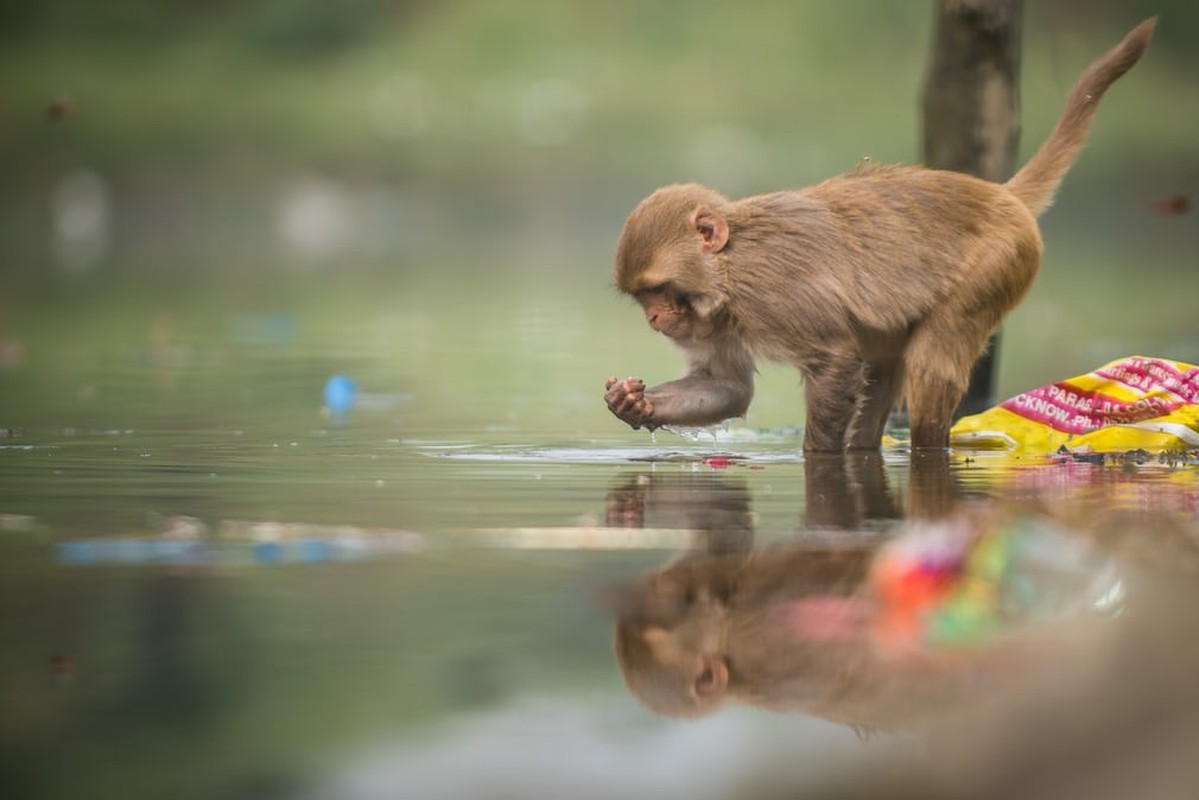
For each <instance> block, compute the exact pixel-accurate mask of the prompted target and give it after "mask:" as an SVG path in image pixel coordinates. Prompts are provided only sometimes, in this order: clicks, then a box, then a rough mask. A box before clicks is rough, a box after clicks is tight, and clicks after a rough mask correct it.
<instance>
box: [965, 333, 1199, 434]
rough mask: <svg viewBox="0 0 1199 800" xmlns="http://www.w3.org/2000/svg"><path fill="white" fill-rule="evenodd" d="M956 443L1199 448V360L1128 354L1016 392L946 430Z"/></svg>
mask: <svg viewBox="0 0 1199 800" xmlns="http://www.w3.org/2000/svg"><path fill="white" fill-rule="evenodd" d="M949 438H950V444H952V445H953V446H954V447H960V448H971V449H989V450H1012V451H1016V452H1020V453H1027V454H1038V453H1041V454H1043V453H1053V452H1056V451H1057V450H1059V449H1060V448H1062V447H1065V448H1066V449H1067V450H1070V451H1071V452H1092V453H1115V452H1119V453H1123V452H1127V451H1129V450H1145V451H1148V452H1150V453H1162V452H1165V453H1181V452H1186V451H1190V450H1196V449H1199V367H1195V366H1193V365H1191V364H1185V363H1183V362H1181V361H1170V360H1167V359H1161V358H1146V357H1144V356H1129V357H1128V358H1122V359H1119V360H1117V361H1112V362H1111V363H1109V364H1105V365H1103V366H1102V367H1100V368H1099V369H1097V370H1095V371H1094V372H1089V373H1087V374H1086V375H1080V376H1078V377H1076V378H1070V379H1068V380H1064V381H1058V382H1057V383H1053V384H1050V385H1048V386H1042V387H1040V388H1038V389H1033V390H1032V391H1030V392H1025V393H1023V394H1019V395H1016V396H1015V397H1013V398H1011V399H1009V400H1006V401H1004V402H1003V403H1000V404H999V405H998V406H995V407H994V408H991V409H988V410H986V411H984V412H982V413H981V414H975V415H973V416H970V417H964V418H962V419H960V420H958V422H957V423H956V424H955V425H954V426H953V429H952V430H951V431H950V435H949Z"/></svg>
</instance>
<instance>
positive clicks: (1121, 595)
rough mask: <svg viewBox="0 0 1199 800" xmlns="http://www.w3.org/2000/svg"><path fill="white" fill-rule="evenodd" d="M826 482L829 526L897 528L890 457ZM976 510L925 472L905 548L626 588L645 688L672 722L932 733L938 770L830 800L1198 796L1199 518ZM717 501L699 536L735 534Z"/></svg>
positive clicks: (744, 558)
mask: <svg viewBox="0 0 1199 800" xmlns="http://www.w3.org/2000/svg"><path fill="white" fill-rule="evenodd" d="M805 466H806V469H805V480H806V490H807V509H806V512H805V516H804V524H805V526H806V527H807V528H808V529H809V530H810V529H812V528H817V529H819V528H822V527H827V528H836V527H843V528H846V529H858V530H861V529H862V528H863V526H866V525H869V524H870V523H871V522H872V521H876V520H879V519H892V518H894V517H896V516H898V514H897V513H896V509H897V504H896V503H895V502H894V500H893V498H892V496H891V492H890V490H889V487H888V486H887V481H886V476H885V473H884V472H883V471H882V470H881V465H880V464H876V463H874V462H873V461H872V460H871V459H870V458H863V457H858V456H850V457H846V458H840V457H832V458H821V459H811V458H809V459H808V460H807V463H806V465H805ZM1109 478H1110V476H1109ZM1059 479H1060V478H1059ZM633 483H635V484H637V485H638V486H639V487H640V488H641V489H642V490H643V495H645V496H643V497H641V498H639V500H638V507H653V506H654V505H663V504H665V505H669V503H664V502H663V501H657V502H655V498H654V497H653V493H654V492H655V491H656V490H657V489H658V487H659V482H657V481H653V480H647V479H641V480H640V481H634V482H633ZM1120 485H1122V486H1123V485H1124V484H1120ZM1167 485H1168V484H1167ZM715 488H716V491H715V492H714V499H713V501H712V503H711V505H713V506H717V507H719V506H720V505H723V504H724V503H725V490H724V489H723V487H719V486H717V487H715ZM1125 491H1132V489H1126V490H1125ZM615 494H616V497H617V499H619V498H620V497H621V494H620V492H616V493H615ZM673 494H677V492H676V491H675V490H674V489H672V488H668V489H666V490H665V495H664V496H665V497H666V498H669V497H671V496H672V495H673ZM956 494H957V492H956V489H955V486H954V481H953V479H952V476H951V474H950V471H949V459H948V457H938V456H929V457H919V456H918V457H914V458H913V461H912V464H911V469H910V471H909V482H908V496H907V511H908V519H907V521H906V522H904V523H901V524H898V525H896V526H894V527H893V528H892V529H891V530H890V531H889V533H888V535H885V536H873V537H871V536H859V537H853V538H843V539H840V540H836V539H834V540H828V541H823V542H821V543H820V544H819V545H818V546H815V547H814V546H812V542H811V539H810V537H804V538H803V539H802V540H796V541H793V542H791V543H789V544H776V545H774V546H769V547H760V548H758V549H756V550H731V551H730V550H721V549H719V548H717V549H716V550H712V551H706V552H704V551H699V552H689V553H686V554H683V555H682V556H681V557H680V558H679V559H678V560H676V561H674V562H673V563H671V564H669V565H667V566H666V567H664V568H662V569H659V570H657V571H655V572H653V573H652V574H650V575H649V576H647V577H646V578H644V579H643V580H640V581H638V582H636V583H635V584H634V585H632V586H629V587H626V588H625V590H624V591H623V592H622V593H621V594H620V596H619V598H618V600H617V608H616V611H617V622H616V630H615V649H616V657H617V662H618V664H619V667H620V670H621V673H622V675H623V677H624V679H625V682H626V684H627V687H628V688H629V690H630V691H631V692H632V693H633V694H634V695H635V696H636V697H637V699H638V700H640V701H641V702H642V703H643V704H644V705H645V706H647V707H648V708H650V709H651V710H653V711H655V712H658V713H659V714H662V715H665V716H670V717H683V718H694V717H697V716H704V715H707V714H710V713H711V712H713V711H716V710H717V709H720V708H723V707H726V706H728V705H729V704H742V705H750V706H757V707H761V708H766V709H771V710H776V711H788V712H802V713H804V714H809V715H815V716H818V717H822V718H824V719H827V720H830V721H834V722H839V723H843V724H847V725H849V726H850V727H852V728H853V729H854V730H855V731H857V732H859V734H861V733H863V732H866V731H875V730H895V731H898V730H911V731H921V732H923V733H924V734H925V736H926V741H927V744H928V748H929V749H928V758H924V759H920V760H918V761H916V762H904V764H903V765H902V766H901V767H900V768H899V769H898V771H894V770H889V769H888V770H882V771H879V770H871V771H868V772H864V773H860V774H859V775H858V776H855V777H854V778H853V779H852V780H851V781H849V782H848V783H847V784H845V785H842V782H841V781H840V779H837V778H830V781H831V788H830V793H831V796H863V797H866V796H871V797H873V796H877V797H913V798H915V797H925V798H927V797H960V796H978V797H988V798H990V797H994V798H1001V797H1014V796H1038V797H1040V796H1045V797H1049V796H1092V797H1126V796H1160V797H1182V796H1188V792H1189V791H1191V788H1190V787H1193V786H1194V785H1195V784H1194V782H1195V780H1196V779H1199V768H1197V767H1196V766H1195V765H1194V763H1193V759H1192V755H1193V752H1194V751H1193V748H1194V746H1196V745H1197V744H1199V683H1196V682H1195V681H1194V679H1193V676H1194V674H1195V673H1196V670H1197V669H1199V645H1197V644H1195V639H1194V636H1193V631H1194V626H1195V623H1196V618H1195V611H1194V609H1196V608H1199V603H1197V602H1196V601H1197V600H1199V586H1196V585H1195V583H1194V580H1193V575H1194V574H1195V573H1196V571H1197V570H1196V567H1197V566H1199V547H1197V544H1199V543H1197V541H1196V539H1195V536H1194V527H1193V519H1191V520H1190V522H1188V521H1187V519H1186V518H1185V517H1183V518H1180V517H1179V516H1178V515H1176V514H1174V515H1166V514H1164V513H1160V512H1159V513H1153V514H1149V513H1144V512H1142V513H1140V514H1138V515H1133V514H1131V513H1129V512H1128V510H1127V509H1125V510H1123V511H1121V512H1119V513H1107V514H1100V515H1098V516H1095V515H1093V514H1092V516H1091V517H1089V518H1088V524H1087V526H1086V527H1085V528H1082V527H1079V528H1071V527H1067V526H1065V525H1063V524H1062V523H1060V522H1058V521H1056V520H1055V519H1054V518H1052V517H1051V516H1050V515H1049V514H1047V513H1045V512H1044V511H1043V510H1041V509H1039V508H1038V507H1037V506H1036V505H1035V504H1030V503H1028V502H1021V503H1013V502H1003V501H1001V500H999V499H996V498H983V499H975V500H970V501H962V500H960V499H955V495H956ZM1034 494H1035V493H1034ZM1168 496H1169V497H1174V496H1175V495H1173V494H1169V495H1168ZM1026 499H1027V498H1026ZM1038 499H1041V500H1043V499H1044V497H1043V496H1041V497H1039V498H1038ZM612 500H613V497H612V496H610V498H609V502H610V508H611V502H612ZM704 505H705V504H704V501H703V493H702V491H699V492H696V491H695V489H694V488H693V491H692V492H691V494H690V496H689V499H688V513H687V516H686V519H687V520H688V522H690V523H691V524H695V523H696V522H700V523H702V522H703V521H704V520H708V519H717V518H718V516H711V517H709V516H708V515H706V514H705V513H704V512H703V507H704ZM624 508H625V506H624V505H623V504H622V503H618V504H617V510H618V511H620V514H621V518H622V519H624V520H625V521H626V522H630V523H632V524H636V523H637V522H638V521H639V519H640V517H639V516H638V515H637V514H633V515H627V514H625V513H624V512H623V509H624ZM746 510H748V508H747V509H746ZM1164 510H1166V511H1171V512H1173V511H1176V510H1177V509H1176V508H1175V507H1174V506H1168V507H1167V508H1166V509H1164ZM1180 519H1181V524H1179V523H1180ZM713 541H714V542H717V543H719V541H720V539H719V537H717V538H715V539H713ZM818 541H819V540H818ZM1097 761H1098V762H1100V763H1097ZM1146 789H1148V790H1149V791H1148V795H1146ZM780 796H783V795H780Z"/></svg>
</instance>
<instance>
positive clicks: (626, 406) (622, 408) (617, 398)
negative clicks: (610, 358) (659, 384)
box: [604, 377, 658, 430]
mask: <svg viewBox="0 0 1199 800" xmlns="http://www.w3.org/2000/svg"><path fill="white" fill-rule="evenodd" d="M604 388H605V389H606V390H607V392H606V393H605V394H604V402H605V403H607V404H608V410H609V411H611V412H612V413H613V414H615V415H616V418H617V419H619V420H620V421H622V422H624V423H626V424H628V425H629V426H630V427H631V428H633V430H637V429H638V428H642V427H644V428H648V429H650V430H653V429H654V428H656V427H658V426H657V425H654V424H653V423H652V422H651V420H652V418H653V415H654V406H653V404H652V403H651V402H650V401H649V400H648V399H646V397H645V382H644V381H642V380H641V379H640V378H625V379H624V380H623V381H622V380H620V379H618V378H615V377H612V378H608V380H607V381H606V382H605V383H604Z"/></svg>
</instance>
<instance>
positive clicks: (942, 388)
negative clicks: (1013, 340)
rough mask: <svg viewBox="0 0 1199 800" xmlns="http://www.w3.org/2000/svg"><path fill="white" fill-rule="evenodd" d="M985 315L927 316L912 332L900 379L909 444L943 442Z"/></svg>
mask: <svg viewBox="0 0 1199 800" xmlns="http://www.w3.org/2000/svg"><path fill="white" fill-rule="evenodd" d="M950 316H953V319H949V317H950ZM979 316H983V315H979ZM989 316H990V315H987V317H988V318H987V319H979V317H972V318H966V319H963V318H961V317H960V316H958V315H957V314H953V315H949V314H947V315H944V316H940V315H938V316H933V317H930V318H929V319H927V320H925V321H924V323H922V324H921V325H920V327H919V328H917V329H916V330H915V331H914V332H913V334H912V339H911V341H910V343H909V346H908V351H907V367H906V378H905V382H904V383H905V385H904V394H905V396H906V398H907V403H908V422H909V427H910V429H911V434H912V447H913V448H916V449H919V448H939V449H944V448H946V447H948V446H949V428H950V425H951V424H952V423H953V412H954V410H955V409H956V408H957V407H958V404H959V403H960V402H961V401H962V397H963V396H964V395H965V393H966V387H967V386H968V385H969V383H970V369H971V367H972V366H973V365H974V361H975V359H977V358H978V355H979V353H981V352H982V348H983V346H984V345H985V344H986V341H987V336H989V335H990V333H991V330H992V327H993V326H992V323H991V320H990V319H989Z"/></svg>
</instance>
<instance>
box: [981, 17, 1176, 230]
mask: <svg viewBox="0 0 1199 800" xmlns="http://www.w3.org/2000/svg"><path fill="white" fill-rule="evenodd" d="M1155 27H1157V17H1151V18H1150V19H1147V20H1145V21H1144V22H1142V23H1141V24H1140V25H1138V26H1136V27H1135V28H1133V29H1132V30H1131V31H1129V33H1128V35H1127V36H1125V37H1124V38H1123V39H1122V40H1121V41H1120V43H1119V44H1118V45H1116V46H1115V47H1113V48H1112V49H1111V50H1109V51H1108V52H1106V53H1104V54H1103V55H1102V56H1101V57H1100V58H1099V59H1098V60H1096V61H1095V63H1093V64H1091V66H1089V67H1087V71H1086V72H1084V73H1083V74H1082V77H1080V78H1079V79H1078V82H1077V83H1075V84H1074V88H1073V89H1071V90H1070V97H1069V98H1068V99H1067V100H1066V110H1065V112H1063V114H1062V118H1061V119H1060V120H1058V123H1057V127H1056V128H1054V129H1053V133H1051V134H1050V135H1049V138H1048V139H1046V140H1045V143H1044V144H1042V145H1041V147H1040V149H1038V150H1037V152H1036V153H1035V154H1034V155H1033V157H1032V158H1030V159H1029V161H1028V163H1027V164H1025V165H1024V167H1023V168H1022V169H1021V170H1020V171H1019V172H1017V173H1016V174H1015V175H1014V176H1013V177H1012V179H1011V180H1009V181H1008V182H1007V183H1006V184H1005V185H1006V186H1007V188H1008V189H1009V190H1010V191H1011V192H1012V194H1014V195H1016V197H1019V198H1020V199H1021V200H1022V201H1023V202H1024V205H1026V206H1028V208H1029V210H1030V211H1032V213H1033V214H1038V215H1039V214H1040V213H1041V212H1043V211H1044V210H1045V209H1047V208H1049V206H1050V205H1052V204H1053V197H1054V195H1055V194H1057V187H1058V186H1060V185H1061V182H1062V178H1064V177H1065V176H1066V171H1067V170H1068V169H1070V165H1071V164H1073V163H1074V159H1075V158H1077V157H1078V152H1079V151H1080V150H1082V146H1083V143H1084V142H1086V139H1087V133H1089V132H1090V130H1091V120H1092V118H1094V116H1095V109H1096V108H1097V107H1098V106H1099V98H1101V97H1103V93H1104V92H1106V91H1107V88H1108V87H1109V86H1111V85H1112V84H1113V83H1115V82H1116V79H1117V78H1119V77H1120V76H1121V75H1123V74H1124V73H1125V72H1128V70H1130V69H1132V66H1133V64H1135V63H1137V61H1138V60H1140V58H1141V55H1142V54H1143V53H1144V52H1145V48H1146V47H1148V46H1149V40H1150V39H1152V38H1153V29H1154V28H1155Z"/></svg>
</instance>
